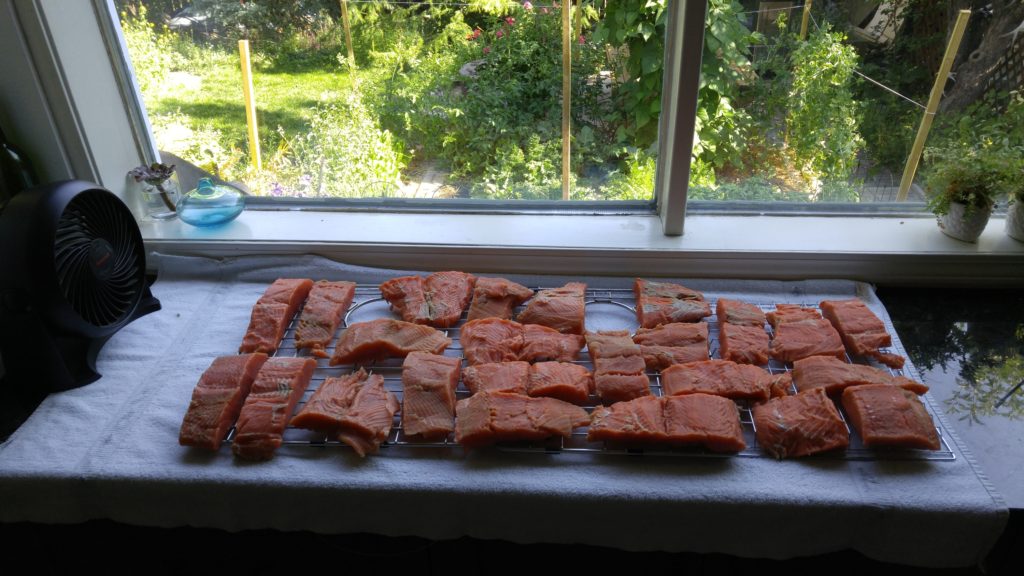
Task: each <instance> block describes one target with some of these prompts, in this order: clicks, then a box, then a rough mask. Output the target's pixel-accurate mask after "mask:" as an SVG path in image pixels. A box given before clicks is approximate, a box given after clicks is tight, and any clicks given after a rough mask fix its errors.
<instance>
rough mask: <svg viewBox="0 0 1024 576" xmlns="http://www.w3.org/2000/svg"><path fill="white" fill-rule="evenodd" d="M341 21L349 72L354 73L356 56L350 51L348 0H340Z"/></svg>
mask: <svg viewBox="0 0 1024 576" xmlns="http://www.w3.org/2000/svg"><path fill="white" fill-rule="evenodd" d="M341 23H342V26H344V27H345V46H346V47H347V48H348V68H349V72H351V73H353V74H354V73H355V71H356V56H355V53H354V52H353V51H352V28H351V27H350V26H349V23H348V0H341Z"/></svg>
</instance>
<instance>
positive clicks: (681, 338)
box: [633, 322, 709, 370]
mask: <svg viewBox="0 0 1024 576" xmlns="http://www.w3.org/2000/svg"><path fill="white" fill-rule="evenodd" d="M633 342H636V343H637V344H639V345H640V353H641V354H643V357H644V362H646V364H647V368H648V369H650V370H664V369H665V368H667V367H669V366H671V365H673V364H685V363H687V362H695V361H697V360H707V359H708V356H709V353H708V325H707V323H705V322H673V323H672V324H663V325H661V326H658V327H656V328H640V329H639V330H637V331H636V334H635V335H634V336H633Z"/></svg>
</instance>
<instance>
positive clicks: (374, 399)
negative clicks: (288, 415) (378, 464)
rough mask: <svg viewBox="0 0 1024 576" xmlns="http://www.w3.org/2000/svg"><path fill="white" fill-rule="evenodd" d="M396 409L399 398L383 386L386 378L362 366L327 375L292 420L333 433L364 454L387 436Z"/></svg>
mask: <svg viewBox="0 0 1024 576" xmlns="http://www.w3.org/2000/svg"><path fill="white" fill-rule="evenodd" d="M397 411H398V399H397V398H395V395H394V394H392V393H390V392H388V391H387V390H385V389H384V378H383V377H381V376H380V375H378V374H373V375H368V374H367V373H366V371H365V370H363V369H359V370H358V371H356V372H354V373H352V374H349V375H347V376H342V377H340V378H327V379H325V380H324V382H323V384H321V385H320V387H319V388H317V390H316V392H314V393H313V396H312V397H311V398H310V399H309V401H307V402H306V405H305V406H304V407H303V408H302V410H301V411H299V413H298V414H297V415H296V416H295V417H294V418H292V422H291V424H292V426H295V427H296V428H307V429H309V430H316V431H319V432H322V433H324V434H327V435H329V436H333V437H335V438H337V439H338V440H340V441H342V442H344V443H345V444H347V445H349V446H350V447H352V449H353V450H355V452H356V454H358V455H359V456H363V457H365V456H366V455H367V454H373V453H376V452H377V451H378V450H379V449H380V445H381V443H382V442H383V441H384V440H387V437H388V433H389V432H390V431H391V426H392V423H393V420H394V416H395V412H397Z"/></svg>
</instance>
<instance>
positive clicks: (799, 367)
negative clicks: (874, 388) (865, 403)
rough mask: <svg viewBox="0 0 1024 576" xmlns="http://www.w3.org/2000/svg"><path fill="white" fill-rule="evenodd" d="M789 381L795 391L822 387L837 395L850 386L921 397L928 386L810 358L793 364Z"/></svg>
mask: <svg viewBox="0 0 1024 576" xmlns="http://www.w3.org/2000/svg"><path fill="white" fill-rule="evenodd" d="M792 374H793V381H794V382H795V383H796V387H797V390H800V391H804V390H812V389H814V388H824V389H825V393H826V394H828V395H830V396H831V395H834V394H839V393H840V392H842V391H843V390H845V389H846V388H849V387H850V386H863V385H867V384H886V385H889V386H899V387H900V388H904V389H906V390H910V391H911V392H913V393H914V394H924V393H925V392H927V391H928V387H927V386H925V385H924V384H921V383H920V382H915V381H914V380H911V379H910V378H906V377H904V376H894V375H892V374H890V373H889V372H888V371H886V370H880V369H878V368H874V367H872V366H865V365H863V364H849V363H847V362H844V361H842V360H839V359H836V358H834V357H832V356H811V357H810V358H804V359H802V360H797V361H796V362H794V363H793V371H792Z"/></svg>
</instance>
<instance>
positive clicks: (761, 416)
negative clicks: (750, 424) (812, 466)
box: [753, 388, 850, 458]
mask: <svg viewBox="0 0 1024 576" xmlns="http://www.w3.org/2000/svg"><path fill="white" fill-rule="evenodd" d="M753 415H754V428H755V429H756V430H757V432H756V437H757V443H758V444H759V445H760V446H761V448H763V449H764V450H765V451H766V452H768V453H769V454H771V455H772V456H775V457H776V458H797V457H800V456H809V455H811V454H817V453H819V452H827V451H829V450H838V449H845V448H846V447H847V446H849V445H850V432H849V431H848V430H847V429H846V423H845V422H843V418H842V416H840V415H839V411H838V410H836V406H835V404H833V403H832V401H831V400H829V399H828V396H826V395H825V390H824V389H822V388H816V389H813V390H809V391H807V392H801V393H799V394H797V395H795V396H785V397H782V398H774V399H772V400H769V401H768V402H766V403H764V404H758V405H756V406H754V408H753Z"/></svg>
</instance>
